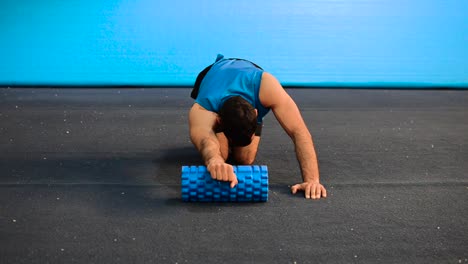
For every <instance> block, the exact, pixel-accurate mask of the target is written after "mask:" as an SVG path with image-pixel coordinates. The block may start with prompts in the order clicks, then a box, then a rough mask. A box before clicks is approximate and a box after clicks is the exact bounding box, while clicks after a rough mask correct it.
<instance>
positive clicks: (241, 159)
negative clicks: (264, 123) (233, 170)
mask: <svg viewBox="0 0 468 264" xmlns="http://www.w3.org/2000/svg"><path fill="white" fill-rule="evenodd" d="M216 137H217V138H218V141H219V145H220V149H221V156H222V157H223V159H224V160H226V161H227V160H228V159H232V160H233V161H234V163H236V164H239V165H252V164H253V163H254V161H255V157H256V156H257V150H258V145H259V143H260V136H254V137H253V139H252V142H251V143H250V145H248V146H245V147H231V148H230V147H229V141H228V139H227V138H226V136H225V135H224V133H223V132H220V133H216Z"/></svg>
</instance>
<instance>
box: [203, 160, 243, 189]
mask: <svg viewBox="0 0 468 264" xmlns="http://www.w3.org/2000/svg"><path fill="white" fill-rule="evenodd" d="M207 169H208V171H209V172H210V174H211V178H213V179H214V180H218V181H227V182H230V183H231V185H230V186H231V188H234V187H235V186H236V185H237V183H238V182H237V177H236V174H234V169H233V168H232V166H231V165H229V164H227V163H226V162H224V160H222V159H213V160H211V161H210V162H208V165H207Z"/></svg>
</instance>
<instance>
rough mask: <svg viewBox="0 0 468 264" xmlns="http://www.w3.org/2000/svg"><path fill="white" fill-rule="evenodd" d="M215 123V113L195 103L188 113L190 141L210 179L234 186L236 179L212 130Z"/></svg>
mask: <svg viewBox="0 0 468 264" xmlns="http://www.w3.org/2000/svg"><path fill="white" fill-rule="evenodd" d="M216 122H217V115H216V113H213V112H210V111H208V110H206V109H204V108H203V107H201V106H200V105H199V104H197V103H195V104H194V105H193V106H192V108H191V109H190V113H189V129H190V140H191V141H192V143H193V144H194V145H195V147H196V148H197V149H198V151H199V152H200V154H201V156H202V158H203V161H204V162H205V165H206V167H207V169H208V171H209V172H210V174H211V177H212V178H213V179H216V180H220V181H229V182H231V188H233V187H234V186H236V184H237V177H236V175H235V174H234V170H233V168H232V166H231V165H229V164H227V163H226V162H225V160H224V158H223V157H222V155H221V148H220V144H219V141H218V138H217V137H216V135H215V133H214V131H213V128H214V126H215V125H216Z"/></svg>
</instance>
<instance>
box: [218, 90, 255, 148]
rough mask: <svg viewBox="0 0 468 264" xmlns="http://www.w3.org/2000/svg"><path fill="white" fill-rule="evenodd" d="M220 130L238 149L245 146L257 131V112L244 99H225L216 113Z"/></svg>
mask: <svg viewBox="0 0 468 264" xmlns="http://www.w3.org/2000/svg"><path fill="white" fill-rule="evenodd" d="M218 115H219V118H220V125H221V128H222V130H223V132H224V134H225V135H226V137H227V138H228V140H229V142H230V143H231V144H232V145H234V146H238V147H243V146H247V145H249V144H250V142H251V141H252V136H253V134H254V133H255V130H256V129H257V110H256V109H255V108H254V107H253V106H252V105H251V104H250V103H249V102H247V101H246V100H245V99H244V98H242V97H240V96H234V97H231V98H229V99H227V100H226V101H225V102H224V104H223V105H222V106H221V108H220V109H219V112H218Z"/></svg>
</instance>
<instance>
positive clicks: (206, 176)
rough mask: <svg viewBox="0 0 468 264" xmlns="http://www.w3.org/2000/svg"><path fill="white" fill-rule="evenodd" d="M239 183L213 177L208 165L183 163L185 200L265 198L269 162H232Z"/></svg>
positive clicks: (218, 200) (262, 200)
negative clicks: (234, 183)
mask: <svg viewBox="0 0 468 264" xmlns="http://www.w3.org/2000/svg"><path fill="white" fill-rule="evenodd" d="M233 169H234V173H235V174H236V176H237V180H238V182H239V183H238V184H237V185H236V186H235V187H234V188H231V187H230V182H223V181H217V180H213V179H212V178H211V175H210V173H209V172H208V170H207V169H206V167H205V166H182V184H181V185H182V200H183V201H185V202H266V201H267V200H268V168H267V166H258V165H252V166H246V165H238V166H233Z"/></svg>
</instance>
